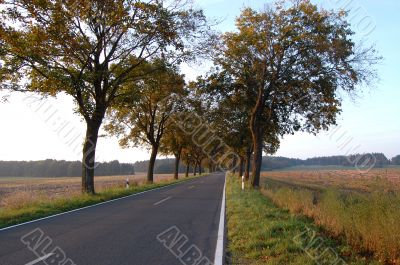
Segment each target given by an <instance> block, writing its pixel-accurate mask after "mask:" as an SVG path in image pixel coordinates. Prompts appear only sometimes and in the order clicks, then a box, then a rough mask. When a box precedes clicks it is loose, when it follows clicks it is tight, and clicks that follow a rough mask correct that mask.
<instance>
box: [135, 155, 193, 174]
mask: <svg viewBox="0 0 400 265" xmlns="http://www.w3.org/2000/svg"><path fill="white" fill-rule="evenodd" d="M174 163H175V159H174V158H165V159H157V160H156V163H155V165H154V173H155V174H172V173H174V165H175V164H174ZM134 166H135V170H136V172H147V169H148V167H149V160H145V161H138V162H136V163H135V164H134ZM185 171H186V165H185V164H183V163H180V165H179V173H185ZM192 171H193V168H192V167H190V172H192Z"/></svg>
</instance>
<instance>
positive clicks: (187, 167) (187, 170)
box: [185, 162, 190, 178]
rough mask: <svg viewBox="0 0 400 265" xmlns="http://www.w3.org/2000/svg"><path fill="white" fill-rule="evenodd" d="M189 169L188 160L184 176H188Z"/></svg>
mask: <svg viewBox="0 0 400 265" xmlns="http://www.w3.org/2000/svg"><path fill="white" fill-rule="evenodd" d="M189 169H190V164H189V162H187V164H186V173H185V178H187V177H189Z"/></svg>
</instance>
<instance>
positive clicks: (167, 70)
mask: <svg viewBox="0 0 400 265" xmlns="http://www.w3.org/2000/svg"><path fill="white" fill-rule="evenodd" d="M142 67H143V68H145V69H144V70H143V71H145V72H150V71H151V72H152V74H151V75H148V76H147V77H146V78H144V79H139V80H137V81H136V82H131V83H129V84H126V86H125V87H124V89H123V91H124V96H123V97H120V98H119V99H118V100H117V101H116V102H115V104H114V105H112V106H111V108H110V111H109V116H110V119H109V121H108V123H107V125H106V127H105V128H106V130H107V131H108V132H109V133H111V134H114V135H117V136H118V137H119V138H120V144H121V146H123V147H129V146H131V145H133V146H136V147H138V146H141V145H142V144H146V145H148V146H150V148H151V155H150V162H149V168H148V171H147V181H148V182H149V183H152V182H153V174H154V164H155V161H156V157H157V154H158V150H159V147H160V143H161V139H162V137H163V135H164V132H165V130H166V127H167V124H168V120H169V118H170V117H171V115H173V114H174V113H175V112H176V110H177V109H178V107H179V106H178V105H179V102H176V101H174V100H171V99H168V100H165V99H166V98H168V97H169V96H170V95H171V94H177V95H182V96H183V95H184V94H185V81H184V79H183V76H182V75H180V74H179V73H178V69H177V68H176V67H173V66H169V65H167V64H165V61H164V60H156V61H154V62H152V63H143V64H142ZM147 68H149V69H147ZM151 69H153V70H151Z"/></svg>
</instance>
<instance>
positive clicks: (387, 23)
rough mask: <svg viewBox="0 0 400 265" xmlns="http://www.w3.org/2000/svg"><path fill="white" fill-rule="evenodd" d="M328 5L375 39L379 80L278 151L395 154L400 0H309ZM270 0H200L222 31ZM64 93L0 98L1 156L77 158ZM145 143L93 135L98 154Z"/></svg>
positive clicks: (79, 127) (141, 152)
mask: <svg viewBox="0 0 400 265" xmlns="http://www.w3.org/2000/svg"><path fill="white" fill-rule="evenodd" d="M314 2H315V3H318V4H320V5H321V6H323V7H326V8H336V9H337V8H346V9H351V10H352V12H351V15H350V21H351V23H352V25H353V29H354V31H356V34H357V38H358V39H362V40H363V42H364V43H375V44H376V47H377V49H378V51H379V52H380V55H382V56H383V57H384V60H383V61H382V63H381V64H380V65H379V66H378V70H379V76H380V81H379V83H378V84H376V85H375V87H370V88H364V89H363V92H362V93H361V94H360V97H359V98H357V99H356V100H355V101H352V100H350V99H345V101H344V105H343V113H342V115H341V116H340V117H339V119H338V126H337V127H333V128H331V129H330V130H329V131H328V132H322V133H320V134H318V135H317V136H313V135H307V134H302V133H298V134H296V135H293V136H286V137H285V138H284V139H283V140H282V143H281V148H280V149H279V151H278V153H277V155H280V156H287V157H298V158H307V157H313V156H325V155H345V154H347V153H349V152H350V153H364V152H383V153H385V154H386V156H388V157H389V158H391V157H393V156H394V155H397V154H400V117H399V116H400V115H399V114H400V103H399V101H400V87H399V86H400V67H399V66H398V64H399V62H400V53H399V50H398V45H399V44H400V16H399V11H400V1H398V0H381V1H376V0H363V1H357V0H324V1H314ZM267 3H271V1H265V0H264V1H261V0H198V1H197V5H198V6H200V7H202V8H203V9H204V10H205V12H206V15H207V16H210V17H214V18H217V19H222V22H221V23H220V24H219V25H218V29H219V30H220V31H231V30H234V29H235V26H234V25H235V24H234V19H235V17H236V16H238V15H239V14H240V10H241V9H242V8H243V7H245V6H251V7H254V8H262V7H263V6H264V5H265V4H267ZM182 71H183V73H185V74H186V75H187V78H188V79H193V78H195V77H196V75H199V74H203V73H205V72H206V71H207V67H205V66H198V65H196V66H184V67H182ZM72 109H73V103H72V100H71V99H70V98H69V97H67V96H59V97H58V98H57V99H53V98H50V99H45V100H42V101H37V99H36V98H35V96H34V95H21V94H15V95H13V96H11V97H10V98H9V102H8V103H1V104H0V114H1V116H0V117H1V119H2V127H1V130H0V160H39V159H46V158H53V159H65V160H80V159H81V144H82V140H83V135H84V131H85V126H84V123H83V122H82V121H81V118H80V117H79V115H77V114H74V113H72ZM148 157H149V155H148V152H147V151H146V149H145V148H143V149H127V150H123V149H121V148H119V146H118V141H117V140H116V139H114V138H108V137H102V138H100V140H99V142H98V152H97V160H98V161H110V160H115V159H118V160H120V161H122V162H135V161H139V160H147V159H148Z"/></svg>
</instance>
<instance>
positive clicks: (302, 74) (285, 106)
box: [216, 0, 379, 187]
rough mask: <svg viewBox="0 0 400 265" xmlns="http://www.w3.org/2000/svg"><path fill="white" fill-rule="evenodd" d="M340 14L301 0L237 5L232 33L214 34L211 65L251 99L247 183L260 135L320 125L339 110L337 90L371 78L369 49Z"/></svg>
mask: <svg viewBox="0 0 400 265" xmlns="http://www.w3.org/2000/svg"><path fill="white" fill-rule="evenodd" d="M346 15H347V13H346V12H344V11H339V12H335V11H327V10H323V9H319V8H318V7H317V5H314V4H312V3H311V2H310V1H308V0H303V1H293V4H292V5H290V6H288V5H286V4H283V3H282V2H278V3H277V4H276V5H275V6H274V7H272V8H269V9H265V10H264V11H261V12H257V11H255V10H253V9H250V8H245V9H244V10H243V11H242V14H241V16H240V17H238V18H237V20H236V25H237V31H235V32H230V33H226V34H224V35H223V36H222V44H221V46H220V49H219V56H218V58H217V59H216V63H217V64H219V65H220V66H221V67H222V69H224V70H225V71H226V72H228V73H229V74H230V75H232V78H233V79H235V80H236V82H239V83H241V84H242V85H243V87H244V88H245V91H246V94H247V96H248V97H249V98H254V99H255V101H254V105H253V106H252V109H251V115H250V126H249V128H250V131H251V135H252V142H253V151H254V156H253V168H252V179H251V182H252V186H253V187H258V186H259V184H260V170H261V163H262V152H263V147H264V146H265V142H268V140H267V139H268V138H270V137H271V136H273V137H272V139H274V138H275V139H276V137H275V136H274V135H284V134H287V133H293V132H295V131H298V130H303V131H307V132H310V133H316V132H318V131H319V130H321V129H327V128H328V126H329V125H331V124H335V121H336V116H337V114H338V113H340V106H341V98H340V97H339V95H338V92H339V90H344V91H347V92H353V91H356V85H357V84H361V83H368V82H369V81H370V80H372V79H373V77H374V76H375V71H374V68H373V65H374V64H375V63H376V62H377V61H378V60H379V57H377V56H376V53H375V51H374V49H373V48H371V47H368V48H361V47H360V46H356V44H355V42H354V40H353V39H352V36H353V34H354V33H353V32H352V31H351V30H350V25H349V23H348V22H347V21H346ZM371 78H372V79H371Z"/></svg>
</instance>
